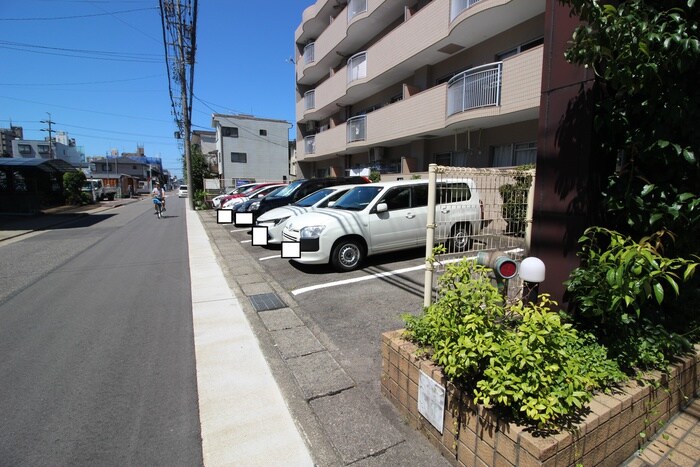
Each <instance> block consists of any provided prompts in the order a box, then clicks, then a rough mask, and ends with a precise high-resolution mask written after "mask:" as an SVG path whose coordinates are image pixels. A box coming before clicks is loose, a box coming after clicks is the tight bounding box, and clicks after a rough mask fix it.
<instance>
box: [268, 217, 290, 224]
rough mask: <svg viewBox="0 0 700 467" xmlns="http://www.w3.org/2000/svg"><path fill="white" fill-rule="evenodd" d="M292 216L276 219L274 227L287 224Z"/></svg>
mask: <svg viewBox="0 0 700 467" xmlns="http://www.w3.org/2000/svg"><path fill="white" fill-rule="evenodd" d="M289 217H290V216H287V217H283V218H281V219H274V220H273V221H272V222H273V223H274V224H273V225H280V224H281V223H282V222H285V221H286V220H287V219H289Z"/></svg>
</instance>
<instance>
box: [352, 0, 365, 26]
mask: <svg viewBox="0 0 700 467" xmlns="http://www.w3.org/2000/svg"><path fill="white" fill-rule="evenodd" d="M365 11H367V0H350V1H349V2H348V23H349V22H350V21H352V19H353V18H354V17H355V16H357V15H359V14H360V13H364V12H365Z"/></svg>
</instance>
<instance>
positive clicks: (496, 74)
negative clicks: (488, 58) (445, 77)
mask: <svg viewBox="0 0 700 467" xmlns="http://www.w3.org/2000/svg"><path fill="white" fill-rule="evenodd" d="M502 75H503V62H496V63H490V64H488V65H482V66H478V67H476V68H472V69H470V70H467V71H463V72H462V73H460V74H458V75H457V76H455V77H453V78H452V79H451V80H450V81H449V82H448V83H447V116H448V117H449V116H450V115H454V114H456V113H459V112H464V111H465V110H469V109H476V108H479V107H488V106H496V105H500V104H501V79H502Z"/></svg>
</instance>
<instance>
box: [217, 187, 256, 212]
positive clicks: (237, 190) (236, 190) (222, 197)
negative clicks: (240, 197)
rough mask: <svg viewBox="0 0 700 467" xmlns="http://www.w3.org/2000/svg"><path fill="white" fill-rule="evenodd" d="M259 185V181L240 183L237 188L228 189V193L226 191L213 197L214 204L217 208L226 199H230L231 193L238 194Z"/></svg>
mask: <svg viewBox="0 0 700 467" xmlns="http://www.w3.org/2000/svg"><path fill="white" fill-rule="evenodd" d="M257 185H258V184H257V183H246V184H244V185H239V186H237V187H236V188H232V189H230V190H228V191H227V192H226V193H224V194H221V195H219V196H215V197H213V198H212V200H211V202H212V205H213V206H214V207H215V208H218V207H220V206H221V204H222V202H225V201H227V200H229V199H230V198H229V196H231V195H237V194H239V193H243V192H245V191H248V190H251V189H253V188H254V187H255V186H257Z"/></svg>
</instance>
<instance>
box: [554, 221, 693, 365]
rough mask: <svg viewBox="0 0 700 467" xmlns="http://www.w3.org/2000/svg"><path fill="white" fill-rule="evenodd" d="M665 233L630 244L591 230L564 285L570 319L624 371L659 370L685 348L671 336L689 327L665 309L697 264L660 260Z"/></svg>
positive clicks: (677, 336)
mask: <svg viewBox="0 0 700 467" xmlns="http://www.w3.org/2000/svg"><path fill="white" fill-rule="evenodd" d="M665 235H670V234H668V233H667V232H657V233H655V234H653V235H651V236H649V237H645V238H643V239H641V241H639V242H635V241H633V240H632V239H631V238H629V237H626V236H624V235H622V234H620V233H618V232H615V231H612V230H608V229H604V228H602V227H591V228H589V229H587V230H586V232H585V233H584V235H583V236H582V237H581V238H580V239H579V243H580V244H581V251H580V253H579V257H580V258H581V266H580V267H579V268H577V269H575V270H574V271H573V272H572V273H571V275H570V278H569V280H568V281H566V282H565V284H566V287H567V292H568V293H569V294H570V300H571V303H572V306H573V308H574V310H573V314H572V316H573V317H574V319H575V320H576V321H577V322H578V323H580V325H581V326H582V327H583V328H587V329H590V330H591V331H592V332H594V333H595V334H596V336H597V337H598V339H599V340H600V341H601V343H603V344H604V345H607V346H608V347H609V348H610V351H611V355H612V356H613V357H614V358H616V359H617V360H618V362H619V363H620V364H621V365H622V366H623V367H624V368H626V369H628V370H632V369H634V368H639V369H650V368H663V367H665V366H666V365H667V363H668V360H669V358H671V357H672V356H673V355H676V354H678V353H679V352H681V351H683V350H684V349H688V348H689V347H690V343H689V341H688V340H687V339H686V338H684V337H683V336H681V335H680V334H676V333H674V332H672V331H673V329H674V328H677V329H682V330H683V332H687V331H688V330H689V329H690V328H688V325H689V324H690V323H689V322H688V321H686V320H685V319H683V320H681V321H678V320H677V319H675V318H674V316H673V313H670V310H673V309H674V306H673V305H674V302H675V300H676V298H677V297H679V296H680V295H681V292H682V290H681V285H682V284H683V283H686V282H688V281H689V280H690V279H691V278H692V277H693V275H694V272H695V269H696V267H697V266H698V263H697V262H694V261H690V260H687V259H683V258H666V257H664V256H663V255H662V253H661V251H660V249H661V248H660V246H661V245H662V240H663V238H662V237H664V236H665ZM676 318H678V316H676ZM679 325H680V326H679Z"/></svg>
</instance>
